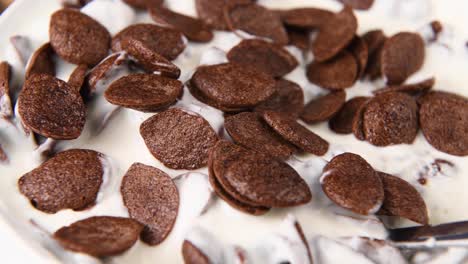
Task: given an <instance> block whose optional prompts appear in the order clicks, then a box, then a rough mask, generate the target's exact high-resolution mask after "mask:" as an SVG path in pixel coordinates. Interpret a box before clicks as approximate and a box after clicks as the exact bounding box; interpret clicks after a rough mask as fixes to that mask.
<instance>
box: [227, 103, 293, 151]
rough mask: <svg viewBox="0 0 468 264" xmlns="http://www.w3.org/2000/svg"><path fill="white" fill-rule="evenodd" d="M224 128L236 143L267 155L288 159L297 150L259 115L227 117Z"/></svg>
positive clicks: (244, 113)
mask: <svg viewBox="0 0 468 264" xmlns="http://www.w3.org/2000/svg"><path fill="white" fill-rule="evenodd" d="M224 127H225V129H226V130H227V132H228V133H229V135H230V136H231V138H232V139H233V140H234V142H236V143H237V144H239V145H242V146H244V147H246V148H248V149H251V150H254V151H258V152H261V153H264V154H266V155H270V156H273V157H276V158H280V159H286V158H288V157H289V156H291V155H292V154H293V153H294V152H295V150H296V148H295V147H294V146H293V145H291V144H290V143H289V142H287V141H286V140H284V139H283V138H282V137H281V136H279V135H278V134H277V133H276V132H275V131H274V130H273V129H271V128H270V127H269V126H268V124H267V123H266V122H265V121H264V120H263V119H262V117H261V116H260V115H259V114H257V113H251V112H243V113H240V114H237V115H233V116H229V117H226V119H225V123H224Z"/></svg>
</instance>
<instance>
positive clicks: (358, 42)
mask: <svg viewBox="0 0 468 264" xmlns="http://www.w3.org/2000/svg"><path fill="white" fill-rule="evenodd" d="M348 50H349V52H351V54H352V55H353V56H354V58H355V59H356V62H357V64H358V69H359V70H358V72H359V73H358V78H360V77H362V76H363V75H364V72H365V70H366V66H367V60H368V59H369V50H368V48H367V43H366V42H365V41H364V40H363V39H362V38H361V37H359V36H356V37H354V40H353V41H352V42H351V44H350V46H349V47H348Z"/></svg>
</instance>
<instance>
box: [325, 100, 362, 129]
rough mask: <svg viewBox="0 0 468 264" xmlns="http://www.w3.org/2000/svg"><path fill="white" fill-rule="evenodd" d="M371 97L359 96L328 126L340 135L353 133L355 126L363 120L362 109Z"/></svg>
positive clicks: (346, 105)
mask: <svg viewBox="0 0 468 264" xmlns="http://www.w3.org/2000/svg"><path fill="white" fill-rule="evenodd" d="M369 99H370V97H366V96H357V97H354V98H352V99H351V100H349V101H347V102H346V103H345V104H344V106H343V107H342V108H341V109H340V111H339V112H338V113H337V114H336V115H335V116H334V117H332V119H330V121H329V122H328V125H329V127H330V129H331V130H333V131H334V132H336V133H338V134H350V133H353V125H354V124H355V122H358V119H361V117H360V116H359V115H360V109H361V108H363V107H364V105H365V104H366V103H367V102H368V101H369Z"/></svg>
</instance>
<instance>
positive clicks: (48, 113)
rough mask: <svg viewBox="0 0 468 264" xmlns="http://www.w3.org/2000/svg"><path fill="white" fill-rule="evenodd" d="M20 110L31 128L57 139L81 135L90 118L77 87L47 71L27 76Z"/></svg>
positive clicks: (21, 94) (22, 91) (19, 106)
mask: <svg viewBox="0 0 468 264" xmlns="http://www.w3.org/2000/svg"><path fill="white" fill-rule="evenodd" d="M18 112H19V114H20V116H21V119H22V121H23V123H24V124H25V125H26V126H27V127H28V128H30V129H31V130H33V131H34V132H36V133H37V134H39V135H42V136H44V137H48V138H53V139H75V138H77V137H79V136H80V134H81V131H82V130H83V127H84V125H85V120H86V108H85V105H84V103H83V99H81V96H80V94H79V93H78V91H76V89H75V87H72V86H70V85H68V84H67V83H66V82H64V81H61V80H59V79H57V78H55V77H53V76H50V75H46V74H39V75H32V76H31V77H29V78H28V79H27V80H26V82H25V84H24V86H23V89H22V90H21V93H20V95H19V99H18Z"/></svg>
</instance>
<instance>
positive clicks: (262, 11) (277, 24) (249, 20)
mask: <svg viewBox="0 0 468 264" xmlns="http://www.w3.org/2000/svg"><path fill="white" fill-rule="evenodd" d="M225 18H226V21H227V22H228V25H229V28H230V29H232V30H234V29H240V30H243V31H245V32H247V33H250V34H252V35H255V36H259V37H264V38H269V39H271V40H273V42H275V43H277V44H279V45H286V44H288V34H287V33H286V29H285V28H284V26H283V23H282V22H281V18H280V16H279V15H278V14H277V13H275V12H273V11H271V10H268V9H267V8H265V7H263V6H260V5H257V4H238V5H232V6H230V7H227V8H226V9H225Z"/></svg>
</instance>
